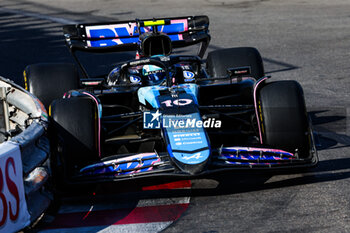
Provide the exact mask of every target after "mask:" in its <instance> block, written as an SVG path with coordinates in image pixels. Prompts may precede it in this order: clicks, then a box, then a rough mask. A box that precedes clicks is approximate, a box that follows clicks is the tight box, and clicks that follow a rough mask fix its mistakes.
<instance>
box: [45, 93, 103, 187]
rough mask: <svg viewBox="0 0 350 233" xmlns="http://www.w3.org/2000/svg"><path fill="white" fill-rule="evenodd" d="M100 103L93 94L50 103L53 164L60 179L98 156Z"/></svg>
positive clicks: (69, 175) (68, 176) (74, 172)
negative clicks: (98, 110) (98, 108)
mask: <svg viewBox="0 0 350 233" xmlns="http://www.w3.org/2000/svg"><path fill="white" fill-rule="evenodd" d="M97 117H98V113H97V106H96V104H95V103H94V101H93V100H92V99H91V98H90V97H73V98H65V99H58V100H55V101H53V102H52V105H51V124H50V126H51V128H50V134H51V135H50V136H51V145H52V146H51V147H52V161H51V162H52V167H53V169H54V171H55V173H56V174H55V175H56V180H57V179H58V180H59V183H60V182H62V181H64V182H65V181H67V180H69V179H70V177H72V176H74V175H76V174H78V172H79V170H80V169H81V168H82V167H84V166H86V165H88V164H91V163H93V162H96V161H98V160H99V151H98V150H99V148H100V147H99V143H100V142H99V141H98V139H99V138H98V133H99V132H98V125H97V124H98V120H97Z"/></svg>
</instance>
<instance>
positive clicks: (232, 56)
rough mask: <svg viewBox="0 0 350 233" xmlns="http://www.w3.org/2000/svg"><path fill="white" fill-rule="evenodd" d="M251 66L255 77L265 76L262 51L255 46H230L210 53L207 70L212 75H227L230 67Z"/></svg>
mask: <svg viewBox="0 0 350 233" xmlns="http://www.w3.org/2000/svg"><path fill="white" fill-rule="evenodd" d="M244 66H249V67H250V68H251V75H252V76H253V77H254V78H255V79H259V78H261V77H263V76H264V75H265V74H264V66H263V62H262V58H261V56H260V53H259V51H258V50H257V49H255V48H250V47H243V48H228V49H220V50H215V51H212V52H209V53H208V57H207V70H208V73H209V75H210V76H211V77H220V76H226V75H227V69H228V68H234V67H236V68H237V67H244Z"/></svg>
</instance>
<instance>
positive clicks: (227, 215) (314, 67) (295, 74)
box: [0, 0, 350, 233]
mask: <svg viewBox="0 0 350 233" xmlns="http://www.w3.org/2000/svg"><path fill="white" fill-rule="evenodd" d="M0 7H1V8H0V42H1V43H0V75H1V76H4V77H7V78H10V79H13V80H15V81H16V82H18V83H22V82H23V81H22V71H23V69H24V68H25V66H26V65H28V64H32V63H37V62H71V61H72V60H71V58H70V56H69V54H68V51H67V50H66V48H65V47H64V43H63V37H62V34H61V27H60V26H61V25H62V24H65V23H74V22H96V21H107V20H126V19H133V18H149V17H151V18H152V17H162V16H181V15H199V14H206V15H208V16H209V18H210V21H211V22H210V23H211V24H210V31H211V35H212V41H211V46H210V48H209V49H210V50H213V49H217V48H227V47H239V46H253V47H256V48H258V49H259V51H260V52H261V54H262V56H263V58H264V63H265V67H266V73H267V74H269V75H272V77H273V79H274V80H283V79H294V80H297V81H299V82H300V83H301V84H302V86H303V88H304V92H305V98H306V103H307V107H308V111H309V114H310V115H311V117H312V120H313V123H314V127H315V130H316V131H317V134H318V144H319V145H318V150H319V157H320V162H319V165H318V167H317V168H315V169H312V170H310V171H304V172H301V173H295V174H279V175H249V176H248V175H244V176H242V175H236V174H225V175H218V176H216V177H214V178H215V179H204V180H192V181H191V189H186V190H185V191H184V190H178V189H176V190H175V191H168V192H165V194H166V195H164V193H162V194H159V193H157V192H155V193H149V195H150V196H147V197H146V199H152V198H163V199H167V200H171V199H174V198H175V199H176V198H177V200H178V199H179V198H180V199H181V198H185V197H189V198H190V203H189V205H188V208H187V209H186V211H185V212H184V213H183V214H182V215H181V216H180V217H179V218H176V221H175V222H173V223H172V224H170V225H168V226H166V229H165V230H164V232H167V233H169V232H350V195H349V192H350V120H349V116H350V98H349V93H350V91H349V89H350V74H349V73H350V63H349V62H350V2H349V1H345V0H344V1H341V0H336V1H326V0H312V1H311V0H310V1H306V0H291V1H283V0H265V1H254V0H252V1H244V0H237V1H236V0H232V1H229V0H227V1H224V0H206V1H198V0H194V1H182V0H181V1H169V0H165V1H157V0H148V1H142V2H141V3H140V2H138V1H135V0H131V1H111V0H103V1H96V0H95V1H93V0H77V1H73V0H70V1H69V0H56V1H44V0H33V1H26V0H2V1H0ZM99 61H100V60H99ZM86 62H88V63H89V62H90V64H91V63H92V62H91V60H90V59H89V58H87V59H86ZM95 62H97V61H94V64H96V63H95ZM101 64H102V65H99V66H98V68H101V69H103V68H104V67H103V63H101ZM116 185H117V184H116ZM186 200H187V199H186ZM100 230H101V229H100ZM96 231H98V230H96ZM154 231H157V230H156V229H154Z"/></svg>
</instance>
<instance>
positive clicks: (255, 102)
mask: <svg viewBox="0 0 350 233" xmlns="http://www.w3.org/2000/svg"><path fill="white" fill-rule="evenodd" d="M266 79H268V77H263V78H261V79H260V80H258V82H257V83H256V84H255V87H254V93H253V95H254V107H255V115H256V120H257V121H258V129H259V138H260V143H261V144H263V140H262V133H261V127H260V120H259V115H258V103H257V99H256V91H257V89H258V86H259V84H260V83H262V82H263V81H265V80H266Z"/></svg>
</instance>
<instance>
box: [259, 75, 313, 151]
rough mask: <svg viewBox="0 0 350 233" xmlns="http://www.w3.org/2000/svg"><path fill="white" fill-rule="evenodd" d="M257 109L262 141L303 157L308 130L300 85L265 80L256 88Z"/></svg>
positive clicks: (308, 143) (306, 145)
mask: <svg viewBox="0 0 350 233" xmlns="http://www.w3.org/2000/svg"><path fill="white" fill-rule="evenodd" d="M258 109H259V112H260V113H259V118H260V120H261V119H262V121H261V122H260V125H261V129H262V135H263V143H264V144H267V145H269V146H271V147H274V148H280V149H284V150H287V151H289V152H292V153H294V152H295V150H296V149H298V152H299V156H300V157H302V158H306V157H308V156H309V151H310V137H309V136H310V130H309V122H308V117H307V112H306V107H305V100H304V94H303V90H302V87H301V86H300V84H299V83H298V82H296V81H277V82H271V83H267V84H266V85H265V86H263V87H262V88H261V89H260V91H259V96H258Z"/></svg>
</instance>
